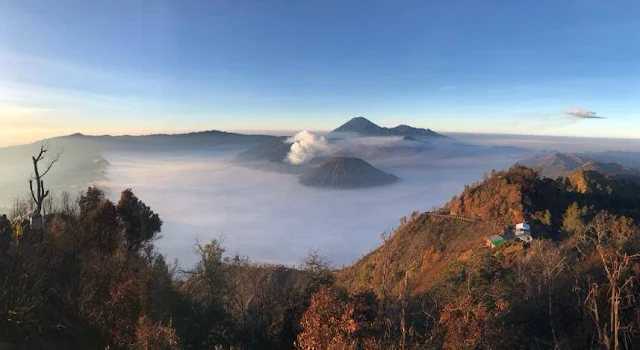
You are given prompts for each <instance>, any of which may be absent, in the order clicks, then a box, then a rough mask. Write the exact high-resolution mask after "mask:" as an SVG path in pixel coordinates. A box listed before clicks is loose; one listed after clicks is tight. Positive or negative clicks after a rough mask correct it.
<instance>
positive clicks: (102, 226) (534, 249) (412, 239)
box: [0, 166, 640, 350]
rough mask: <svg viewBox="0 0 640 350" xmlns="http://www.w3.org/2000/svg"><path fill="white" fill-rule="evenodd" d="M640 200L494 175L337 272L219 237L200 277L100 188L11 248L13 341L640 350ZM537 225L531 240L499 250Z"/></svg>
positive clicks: (54, 345)
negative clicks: (234, 252)
mask: <svg viewBox="0 0 640 350" xmlns="http://www.w3.org/2000/svg"><path fill="white" fill-rule="evenodd" d="M634 186H636V187H634ZM635 189H637V184H634V183H632V182H626V181H623V180H620V179H617V178H612V177H607V176H601V175H598V174H597V173H591V172H589V171H583V172H581V173H580V174H577V173H576V174H574V176H572V177H570V178H566V179H561V180H559V181H554V180H549V179H543V178H541V177H540V176H539V174H538V173H536V172H535V171H533V170H531V169H528V168H524V167H520V166H516V167H513V168H511V169H509V170H508V171H504V172H492V173H491V174H490V175H487V178H486V179H485V180H484V181H483V182H482V183H480V184H474V185H472V186H469V187H467V188H465V189H464V191H463V192H462V193H461V194H460V196H457V197H455V198H453V199H452V200H451V202H450V203H448V204H446V205H445V206H444V207H443V208H442V210H438V211H434V212H430V213H422V214H419V213H417V212H416V213H414V214H412V215H411V217H410V218H409V219H403V220H401V225H400V226H399V227H398V229H397V230H396V232H394V233H393V234H390V235H388V236H384V244H383V245H382V246H381V247H380V248H378V249H376V250H375V251H373V252H371V253H370V254H368V255H367V256H365V257H364V258H363V259H361V260H360V261H358V262H357V263H356V264H354V265H353V266H351V267H347V268H345V269H343V270H342V271H338V272H334V271H331V270H329V269H328V263H327V261H326V260H324V259H323V258H322V257H321V256H320V255H318V254H310V255H309V256H308V258H307V260H306V261H305V263H304V269H294V268H289V267H284V266H274V265H264V264H255V263H252V262H251V261H250V260H249V259H248V258H246V257H241V256H233V257H226V256H225V255H224V248H223V247H222V245H221V244H220V242H217V241H212V242H208V243H206V244H203V245H200V244H198V245H197V246H196V253H197V254H198V255H199V258H200V259H199V262H198V263H197V264H196V265H195V266H194V267H193V268H191V269H188V270H179V269H178V268H177V267H170V266H169V265H168V264H167V263H166V262H165V259H164V258H163V256H162V255H161V254H159V253H158V252H157V251H156V250H155V248H154V246H153V241H154V240H155V239H157V238H158V234H159V232H160V229H161V227H162V221H161V220H160V218H159V217H158V216H157V215H156V214H155V213H154V212H153V210H152V209H151V208H149V207H148V206H147V205H145V204H144V203H143V202H142V201H141V200H140V199H138V198H137V197H136V196H135V195H134V194H133V192H132V191H131V190H125V191H124V192H123V193H122V196H121V198H120V200H119V201H118V203H113V202H111V201H110V200H108V199H106V198H105V196H104V193H103V192H102V191H100V190H99V189H96V188H89V189H88V190H87V191H86V192H85V193H83V194H82V195H81V196H80V197H79V199H78V200H77V201H75V202H74V201H71V200H70V199H69V198H70V197H69V196H62V197H61V198H60V199H59V200H58V201H57V202H56V203H54V204H53V205H51V209H50V210H49V214H48V215H47V218H46V223H47V225H46V227H45V229H44V230H35V229H31V227H30V225H29V224H28V223H26V224H25V225H24V226H21V228H23V232H24V234H23V235H22V236H21V237H20V239H19V240H14V241H13V242H8V241H6V240H3V241H2V243H1V246H0V248H1V249H0V250H1V251H0V346H2V347H8V346H12V347H13V348H25V349H69V348H81V349H105V348H107V347H108V348H110V349H178V348H184V349H212V348H214V349H294V348H295V349H308V350H311V349H354V350H355V349H424V348H430V349H431V348H433V349H513V348H534V349H535V348H541V349H542V348H544V349H548V348H558V349H564V348H607V349H622V348H625V349H631V348H637V347H638V345H639V344H640V334H639V332H638V329H640V323H639V320H640V311H639V310H640V308H638V304H637V302H638V298H637V297H638V296H639V295H640V285H638V284H637V283H635V281H636V280H637V279H638V278H640V228H639V227H638V225H637V224H636V223H635V222H634V220H633V215H635V214H636V213H637V206H636V207H630V205H634V204H635V203H638V202H637V200H638V196H637V194H638V192H634V191H635ZM16 210H19V208H17V209H16ZM627 214H628V215H631V216H627ZM524 219H527V220H531V222H532V223H533V224H534V225H533V230H534V236H536V239H535V240H534V242H532V243H531V244H530V245H522V244H515V243H508V244H504V245H501V246H499V247H497V248H495V249H491V248H488V247H484V246H483V239H484V237H486V236H488V235H491V234H495V233H500V232H504V231H509V230H510V229H511V225H512V224H513V223H515V222H519V221H521V220H524ZM6 232H7V231H6V226H5V225H4V224H3V225H0V233H2V234H3V238H4V237H6V236H4V234H5V233H6ZM547 237H549V238H547Z"/></svg>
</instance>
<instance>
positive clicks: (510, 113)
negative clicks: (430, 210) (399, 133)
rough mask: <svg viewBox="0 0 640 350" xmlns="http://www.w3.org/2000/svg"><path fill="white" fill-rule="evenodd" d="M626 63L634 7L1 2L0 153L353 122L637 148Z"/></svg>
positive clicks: (634, 37) (308, 0) (637, 19)
mask: <svg viewBox="0 0 640 350" xmlns="http://www.w3.org/2000/svg"><path fill="white" fill-rule="evenodd" d="M638 57H640V4H639V3H638V1H633V0H629V1H625V0H620V1H615V2H611V1H591V0H576V1H572V0H566V1H547V0H539V1H509V0H503V1H490V0H487V1H477V0H465V1H458V0H448V1H444V0H430V1H389V0H384V1H382V0H369V1H359V0H340V1H337V0H313V1H312V0H286V1H285V0H268V1H262V0H253V1H248V0H233V1H232V0H229V1H211V0H208V1H164V0H160V1H138V0H126V1H120V0H113V1H82V0H58V1H47V0H41V1H32V0H8V1H3V2H0V144H11V143H19V142H25V141H27V140H35V139H38V138H41V137H44V136H52V135H57V134H65V133H71V132H76V131H80V132H84V133H90V134H91V133H93V134H96V133H98V134H101V133H112V134H123V133H131V134H140V133H149V132H181V131H190V130H202V129H223V130H297V129H314V130H328V129H332V128H334V127H336V126H338V125H339V124H341V123H342V122H344V121H346V120H348V119H350V118H352V117H355V116H359V115H363V116H366V117H368V118H370V119H372V120H373V121H376V122H378V123H379V124H382V125H388V126H392V125H395V124H400V123H406V124H412V125H415V126H420V127H429V128H432V129H435V130H440V131H468V132H498V133H502V132H511V133H526V134H551V135H576V136H601V137H602V136H605V137H640V102H638V101H640V59H638ZM570 108H584V109H588V110H592V111H595V112H597V113H598V115H600V116H603V117H605V118H606V119H579V118H572V117H568V116H565V115H564V113H563V111H565V110H567V109H570Z"/></svg>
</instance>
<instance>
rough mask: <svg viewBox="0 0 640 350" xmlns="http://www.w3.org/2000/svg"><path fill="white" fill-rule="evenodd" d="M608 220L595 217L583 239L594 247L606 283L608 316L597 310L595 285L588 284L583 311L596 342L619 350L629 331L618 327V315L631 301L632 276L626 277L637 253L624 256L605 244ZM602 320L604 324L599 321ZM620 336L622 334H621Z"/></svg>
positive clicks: (608, 218)
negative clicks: (592, 326) (589, 318)
mask: <svg viewBox="0 0 640 350" xmlns="http://www.w3.org/2000/svg"><path fill="white" fill-rule="evenodd" d="M610 219H611V217H608V216H606V215H598V216H596V218H595V219H594V220H593V221H592V223H591V224H590V225H589V230H590V231H591V232H592V235H588V234H585V235H583V237H582V238H583V239H585V240H587V241H589V242H591V243H592V244H593V246H594V247H595V250H596V252H597V255H598V257H599V258H600V260H601V263H602V267H603V270H604V273H605V277H606V280H607V282H608V283H607V284H608V286H607V287H608V288H607V289H608V290H607V291H606V292H607V293H606V294H607V295H606V297H607V299H608V304H609V305H608V306H609V310H608V315H606V314H604V313H603V314H601V312H602V311H600V310H599V308H598V296H599V295H600V293H601V288H600V286H599V285H598V284H597V283H595V282H594V283H591V285H590V286H589V291H588V294H587V297H586V300H585V305H586V308H587V310H588V311H589V312H590V313H591V316H592V318H593V320H594V323H595V326H596V328H597V331H598V340H599V341H600V344H601V345H602V346H604V347H605V348H606V349H615V350H618V349H620V347H621V344H620V337H621V335H624V333H625V332H628V331H629V326H628V325H623V324H622V316H621V315H620V312H621V311H622V309H624V308H625V306H626V305H625V300H629V299H632V298H633V297H634V296H633V292H632V290H631V287H632V286H633V283H634V277H633V276H632V275H631V276H628V275H627V272H628V271H629V269H630V267H631V265H632V263H633V262H634V261H637V260H638V259H640V254H638V253H636V254H627V253H624V252H621V251H620V250H618V249H617V248H616V247H610V246H608V244H607V241H608V240H609V237H608V236H609V234H610V227H611V225H610V222H609V220H610ZM602 321H604V325H602V324H601V322H602ZM621 333H622V334H621Z"/></svg>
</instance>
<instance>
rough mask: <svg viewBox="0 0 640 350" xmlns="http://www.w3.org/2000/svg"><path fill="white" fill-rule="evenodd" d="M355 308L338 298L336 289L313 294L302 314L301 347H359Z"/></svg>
mask: <svg viewBox="0 0 640 350" xmlns="http://www.w3.org/2000/svg"><path fill="white" fill-rule="evenodd" d="M353 313H354V309H353V306H352V305H350V304H349V303H347V302H345V301H342V300H340V299H339V298H337V296H336V294H335V293H334V291H333V290H330V289H322V290H320V291H319V292H317V293H315V294H314V295H313V296H311V305H310V306H309V309H307V311H306V312H305V313H304V315H303V316H302V320H301V321H300V324H301V325H302V329H303V330H302V332H301V333H300V334H299V335H298V341H297V342H296V347H297V348H298V349H300V350H328V349H340V350H351V349H354V350H355V348H356V339H355V337H354V335H355V332H356V330H357V327H356V323H355V321H354V319H353Z"/></svg>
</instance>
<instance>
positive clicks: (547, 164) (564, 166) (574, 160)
mask: <svg viewBox="0 0 640 350" xmlns="http://www.w3.org/2000/svg"><path fill="white" fill-rule="evenodd" d="M521 163H522V164H523V165H526V166H529V167H532V168H535V169H540V170H541V171H542V174H543V175H544V176H547V177H550V178H554V179H555V178H557V177H560V176H568V175H569V174H571V173H572V172H573V171H575V170H578V169H581V168H582V169H585V170H593V171H597V172H600V173H603V174H607V175H614V176H621V177H640V170H638V169H634V168H629V167H625V166H622V165H620V164H617V163H613V162H609V161H606V160H605V159H603V158H602V157H599V156H597V155H589V154H576V153H554V154H549V155H542V156H537V157H534V158H530V159H525V160H523V161H522V162H521Z"/></svg>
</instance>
